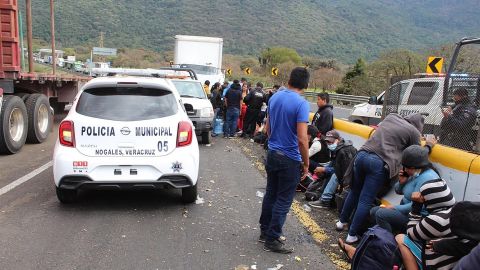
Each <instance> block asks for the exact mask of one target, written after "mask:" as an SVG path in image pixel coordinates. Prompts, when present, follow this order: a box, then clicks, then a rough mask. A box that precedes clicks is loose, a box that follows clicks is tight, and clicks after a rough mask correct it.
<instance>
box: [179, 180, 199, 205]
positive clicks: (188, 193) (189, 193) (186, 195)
mask: <svg viewBox="0 0 480 270" xmlns="http://www.w3.org/2000/svg"><path fill="white" fill-rule="evenodd" d="M196 200H197V185H196V184H195V185H194V186H191V187H187V188H182V201H183V202H184V203H193V202H195V201H196Z"/></svg>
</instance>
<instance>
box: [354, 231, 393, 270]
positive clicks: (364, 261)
mask: <svg viewBox="0 0 480 270" xmlns="http://www.w3.org/2000/svg"><path fill="white" fill-rule="evenodd" d="M399 263H400V254H399V250H398V246H397V242H396V241H395V237H394V236H393V234H392V233H390V232H389V231H387V230H385V229H383V228H382V227H380V226H378V225H375V226H373V227H372V228H369V229H368V231H367V232H366V233H365V234H364V235H363V237H362V240H361V241H360V243H359V244H358V246H357V250H356V251H355V255H354V256H353V258H352V268H351V269H352V270H365V269H369V270H385V269H393V266H394V265H399Z"/></svg>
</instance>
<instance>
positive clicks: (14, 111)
mask: <svg viewBox="0 0 480 270" xmlns="http://www.w3.org/2000/svg"><path fill="white" fill-rule="evenodd" d="M27 129H28V118H27V108H26V107H25V103H23V101H22V99H21V98H19V97H17V96H4V97H3V102H2V109H1V111H0V154H15V153H17V152H18V151H19V150H20V149H21V148H22V147H23V145H24V144H25V140H26V138H27Z"/></svg>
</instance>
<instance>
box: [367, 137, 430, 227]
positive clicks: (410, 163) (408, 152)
mask: <svg viewBox="0 0 480 270" xmlns="http://www.w3.org/2000/svg"><path fill="white" fill-rule="evenodd" d="M429 152H430V148H429V147H422V146H420V145H412V146H409V147H407V148H406V149H405V150H404V151H403V153H402V166H403V170H401V171H400V174H399V181H398V182H397V183H396V184H395V192H396V193H397V194H399V195H403V198H402V200H401V202H400V204H399V205H395V206H393V205H388V206H385V205H381V206H376V207H374V208H372V210H371V211H370V215H371V217H372V218H373V219H374V220H375V222H376V223H377V224H378V225H379V226H380V227H382V228H384V229H385V230H387V231H389V232H391V233H395V232H398V233H404V232H405V231H406V230H407V223H408V213H410V211H411V209H412V194H413V193H414V192H419V191H420V187H421V186H422V185H423V184H424V183H426V182H428V181H432V180H435V179H438V178H440V176H439V175H438V173H437V172H436V170H435V168H434V167H433V166H432V164H431V163H430V161H429V160H428V155H429ZM423 214H427V213H426V212H424V213H423Z"/></svg>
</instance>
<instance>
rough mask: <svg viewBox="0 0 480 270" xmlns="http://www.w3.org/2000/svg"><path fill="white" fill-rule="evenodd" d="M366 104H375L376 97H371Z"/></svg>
mask: <svg viewBox="0 0 480 270" xmlns="http://www.w3.org/2000/svg"><path fill="white" fill-rule="evenodd" d="M368 104H372V105H375V104H377V97H376V96H371V97H370V98H369V99H368Z"/></svg>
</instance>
